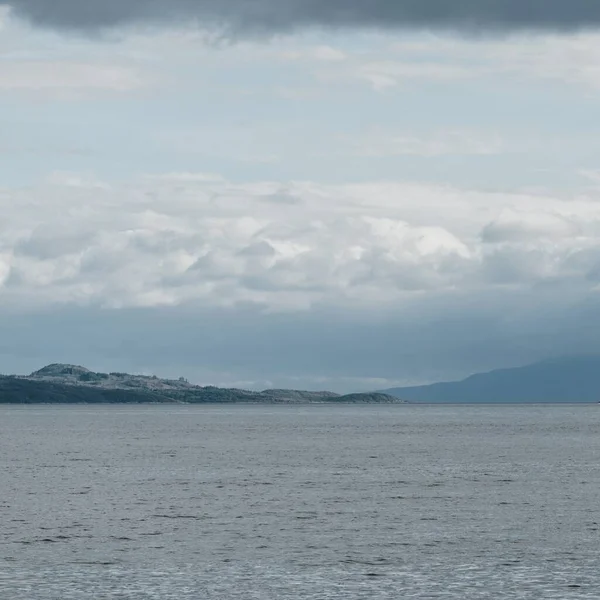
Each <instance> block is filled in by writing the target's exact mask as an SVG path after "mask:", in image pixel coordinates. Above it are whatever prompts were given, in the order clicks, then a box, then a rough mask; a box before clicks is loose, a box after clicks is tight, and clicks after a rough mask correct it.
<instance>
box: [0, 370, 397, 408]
mask: <svg viewBox="0 0 600 600" xmlns="http://www.w3.org/2000/svg"><path fill="white" fill-rule="evenodd" d="M41 403H43V404H98V403H112V404H139V403H184V404H199V403H220V404H223V403H246V404H252V403H260V404H302V403H304V404H306V403H373V404H401V403H403V401H402V400H400V399H398V398H396V397H394V396H391V395H388V394H384V393H378V392H373V393H364V394H347V395H340V394H334V393H333V392H305V391H299V390H265V391H262V392H254V391H249V390H241V389H235V388H218V387H213V386H198V385H194V384H191V383H189V382H188V381H186V380H185V379H183V378H181V379H176V380H171V379H159V378H158V377H152V376H147V375H130V374H128V373H95V372H93V371H90V370H88V369H86V368H84V367H79V366H75V365H64V364H53V365H48V366H47V367H44V368H43V369H40V370H39V371H36V372H34V373H32V374H31V375H27V376H14V375H11V376H0V404H41Z"/></svg>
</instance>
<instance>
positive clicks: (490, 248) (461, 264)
mask: <svg viewBox="0 0 600 600" xmlns="http://www.w3.org/2000/svg"><path fill="white" fill-rule="evenodd" d="M279 196H283V197H286V198H287V197H293V198H294V199H295V200H294V202H292V203H290V202H278V201H273V198H277V197H279ZM0 205H1V206H0V207H1V211H0V212H1V214H3V215H4V218H3V220H2V221H0V239H2V246H1V247H0V252H1V253H2V261H1V264H2V269H1V275H2V277H1V279H2V281H3V287H2V300H3V302H4V303H9V304H19V305H27V304H34V305H38V304H42V305H45V304H54V303H76V304H81V303H84V304H86V303H92V304H97V305H104V306H112V307H124V306H160V305H177V304H180V303H185V302H198V303H200V304H202V305H204V306H209V307H210V306H233V305H237V304H244V303H252V304H256V305H259V306H262V307H264V308H267V309H269V310H298V309H307V308H309V307H311V306H314V305H322V304H326V305H332V306H362V307H367V308H373V307H376V306H383V305H390V304H393V303H394V302H397V301H399V300H401V299H402V298H406V297H410V296H412V295H414V294H415V293H418V294H423V295H425V296H428V295H429V296H431V295H434V296H435V295H436V294H440V293H443V292H447V291H449V290H454V289H460V290H461V291H463V292H468V291H469V290H472V291H474V292H476V291H477V290H484V289H487V288H489V286H494V285H502V286H505V285H514V286H521V287H523V286H525V287H530V286H533V285H536V284H537V283H539V282H542V281H546V280H552V281H561V280H565V281H572V280H573V278H575V279H576V280H577V281H580V282H582V283H583V284H584V285H588V284H586V282H587V281H588V280H590V279H589V278H590V277H591V275H590V274H591V273H593V272H595V271H594V269H597V266H596V265H597V263H598V261H600V242H599V241H598V237H597V233H598V231H600V206H599V205H598V203H597V201H596V199H595V198H593V197H590V198H585V197H579V198H575V199H566V200H563V199H560V198H551V197H542V196H535V195H525V194H492V193H486V192H478V191H472V190H471V191H469V190H460V189H456V188H450V187H436V186H430V185H425V184H399V183H373V184H363V185H346V186H333V185H320V184H316V183H308V182H305V183H302V182H296V183H294V182H291V183H289V184H287V185H286V186H285V187H282V186H281V184H279V183H274V182H261V183H253V184H233V183H229V182H227V181H226V180H224V179H222V178H219V177H218V176H214V175H203V174H193V173H184V174H178V173H175V174H171V175H164V176H158V177H150V178H141V179H138V180H136V181H131V182H130V183H127V184H125V183H123V184H118V185H117V184H112V185H106V184H102V183H101V182H98V181H96V180H95V179H94V178H92V177H90V176H84V177H76V176H75V175H69V176H64V175H61V176H55V177H51V178H49V179H48V182H47V183H45V184H42V185H40V186H39V187H36V188H30V189H21V190H6V191H5V192H4V193H3V194H1V195H0ZM590 281H591V280H590ZM589 285H590V286H591V285H592V284H591V283H590V284H589ZM593 285H595V283H594V284H593Z"/></svg>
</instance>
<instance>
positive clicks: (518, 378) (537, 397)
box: [385, 356, 600, 403]
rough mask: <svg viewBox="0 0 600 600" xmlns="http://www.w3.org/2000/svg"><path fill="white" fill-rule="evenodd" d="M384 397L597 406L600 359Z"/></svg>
mask: <svg viewBox="0 0 600 600" xmlns="http://www.w3.org/2000/svg"><path fill="white" fill-rule="evenodd" d="M385 393H388V394H391V395H393V396H397V397H399V398H402V399H404V400H408V401H409V402H423V403H428V402H432V403H444V402H448V403H452V402H456V403H462V402H465V403H500V402H506V403H516V402H599V401H600V356H571V357H565V358H555V359H551V360H545V361H542V362H539V363H535V364H532V365H527V366H524V367H517V368H512V369H499V370H496V371H490V372H489V373H478V374H476V375H472V376H471V377H467V379H464V380H462V381H454V382H445V383H435V384H432V385H423V386H416V387H403V388H392V389H389V390H385Z"/></svg>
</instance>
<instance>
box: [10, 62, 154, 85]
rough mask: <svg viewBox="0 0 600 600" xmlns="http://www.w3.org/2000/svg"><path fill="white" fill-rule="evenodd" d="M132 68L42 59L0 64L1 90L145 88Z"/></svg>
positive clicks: (144, 80) (140, 76)
mask: <svg viewBox="0 0 600 600" xmlns="http://www.w3.org/2000/svg"><path fill="white" fill-rule="evenodd" d="M147 83H148V82H147V80H146V79H145V78H144V77H143V76H142V75H141V74H140V73H139V72H137V71H136V70H135V69H133V68H129V67H125V66H120V65H110V64H91V63H77V62H70V61H69V62H65V61H63V62H61V61H42V60H14V61H10V62H9V61H0V90H32V91H41V90H84V89H104V90H112V91H116V92H127V91H130V90H134V89H137V88H140V87H143V86H145V85H147Z"/></svg>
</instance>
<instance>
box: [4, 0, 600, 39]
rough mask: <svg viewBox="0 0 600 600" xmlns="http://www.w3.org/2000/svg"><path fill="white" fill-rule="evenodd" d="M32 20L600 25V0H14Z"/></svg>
mask: <svg viewBox="0 0 600 600" xmlns="http://www.w3.org/2000/svg"><path fill="white" fill-rule="evenodd" d="M11 4H12V5H13V7H14V8H15V9H16V11H17V13H18V14H20V15H22V16H24V17H26V18H28V19H30V20H31V21H33V22H34V23H37V24H40V25H45V26H53V27H66V28H78V29H91V30H93V29H101V28H106V27H113V26H118V25H125V24H130V23H135V22H164V21H169V20H171V19H198V20H199V22H200V23H202V24H205V25H208V26H217V27H222V28H225V29H226V30H229V31H230V32H233V33H242V32H246V33H260V32H263V33H275V32H282V31H288V30H293V29H296V28H302V27H312V26H317V27H319V26H324V27H355V28H369V27H373V28H388V29H391V28H399V29H401V28H422V27H424V28H440V29H457V30H467V31H468V30H470V31H478V30H489V31H511V30H519V29H557V30H560V29H577V28H585V27H595V26H597V25H598V24H600V1H599V0H12V2H11Z"/></svg>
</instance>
